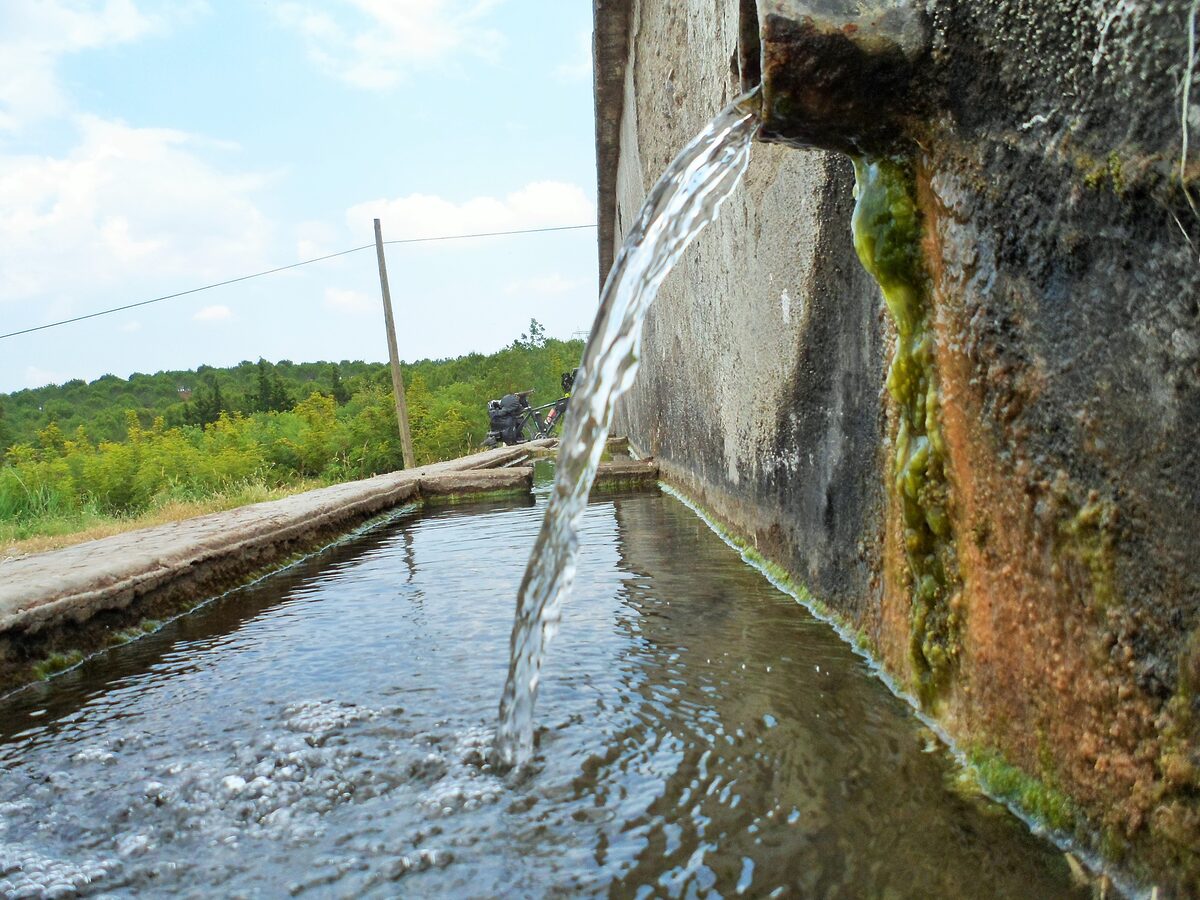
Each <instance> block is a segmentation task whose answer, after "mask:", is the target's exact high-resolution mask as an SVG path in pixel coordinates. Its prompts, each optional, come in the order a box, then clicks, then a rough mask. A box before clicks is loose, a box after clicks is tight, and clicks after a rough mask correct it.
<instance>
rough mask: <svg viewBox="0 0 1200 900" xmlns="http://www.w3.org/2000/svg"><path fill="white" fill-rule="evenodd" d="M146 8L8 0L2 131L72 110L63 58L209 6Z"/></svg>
mask: <svg viewBox="0 0 1200 900" xmlns="http://www.w3.org/2000/svg"><path fill="white" fill-rule="evenodd" d="M145 6H146V3H144V2H142V3H135V2H134V0H75V2H68V0H3V2H2V3H0V132H2V131H10V132H11V131H16V130H19V129H20V128H21V127H22V126H24V125H26V124H29V123H30V122H33V121H37V120H40V119H45V118H51V117H55V116H60V115H63V114H65V113H67V112H68V111H69V110H70V108H71V102H70V99H69V98H68V97H66V96H65V95H64V93H63V90H62V87H61V85H60V84H59V82H58V62H59V60H60V59H61V58H62V57H63V56H67V55H69V54H72V53H78V52H80V51H83V50H89V49H94V48H97V47H106V46H112V45H116V44H123V43H129V42H131V41H135V40H138V39H139V38H142V37H145V36H146V35H149V34H151V33H155V32H161V31H163V30H165V28H166V27H167V25H168V23H169V22H170V21H175V20H179V19H181V18H189V17H190V16H191V15H192V14H194V13H195V12H197V11H198V10H200V9H202V8H204V4H203V3H200V2H171V3H164V4H161V7H160V8H159V9H157V10H156V11H154V12H147V11H146V10H145V9H144V7H145Z"/></svg>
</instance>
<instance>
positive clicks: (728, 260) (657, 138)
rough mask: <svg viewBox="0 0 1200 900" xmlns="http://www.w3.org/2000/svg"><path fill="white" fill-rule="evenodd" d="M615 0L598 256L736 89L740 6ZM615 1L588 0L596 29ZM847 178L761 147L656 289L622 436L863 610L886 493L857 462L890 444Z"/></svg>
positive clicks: (834, 600) (877, 561)
mask: <svg viewBox="0 0 1200 900" xmlns="http://www.w3.org/2000/svg"><path fill="white" fill-rule="evenodd" d="M627 5H628V6H629V10H628V14H629V16H630V23H629V31H628V32H627V33H626V34H625V36H624V38H623V39H622V40H614V41H613V42H612V43H611V44H610V45H609V46H601V47H600V48H599V49H600V52H601V56H600V57H599V58H598V60H597V67H598V68H597V71H606V72H607V71H610V70H612V69H613V68H614V67H616V68H620V69H621V70H622V71H623V72H624V73H625V79H624V86H623V92H622V94H621V95H620V96H619V97H615V96H612V95H610V96H609V102H610V103H617V102H619V103H620V107H619V111H620V114H619V115H614V114H613V111H612V109H611V108H606V109H605V116H604V118H603V120H602V122H610V123H615V125H614V126H613V127H617V128H619V138H620V140H619V141H609V142H601V144H600V145H599V152H600V157H599V171H600V177H601V183H602V186H603V184H605V183H606V182H605V179H606V178H610V177H611V173H612V172H615V173H616V175H615V179H614V180H615V185H614V188H613V192H612V193H611V194H610V195H608V196H602V199H601V205H600V209H601V210H602V211H604V210H606V209H611V210H613V211H614V220H615V222H616V233H615V234H602V235H601V248H602V249H601V256H602V258H611V250H610V249H605V248H606V247H609V246H610V245H611V244H612V243H615V242H616V241H617V240H619V235H620V234H621V233H622V232H623V231H624V230H625V228H626V227H627V225H628V223H630V222H631V221H632V220H633V218H634V216H635V215H636V214H637V211H638V208H639V207H640V205H641V202H642V200H643V199H644V197H645V194H646V191H647V190H648V189H649V187H650V186H651V185H652V184H653V182H654V180H655V179H656V178H657V177H658V174H659V172H661V170H662V168H663V167H664V166H665V165H666V163H667V162H668V161H669V160H670V158H671V157H672V156H673V155H674V154H675V153H676V152H677V151H678V150H679V148H680V147H682V146H683V144H684V143H686V142H687V141H688V140H690V139H691V137H692V136H694V134H695V133H696V132H697V131H698V130H699V129H700V127H701V126H702V125H703V124H704V123H705V122H706V121H707V120H708V119H709V118H711V116H712V115H713V113H714V112H715V110H716V109H717V107H718V106H719V105H721V104H723V103H725V102H726V101H727V100H729V99H731V98H732V97H734V96H735V95H736V94H737V93H738V92H739V85H738V73H737V71H736V70H735V69H734V68H731V56H732V54H733V53H734V49H735V47H736V44H737V37H738V34H737V27H738V21H737V13H738V10H737V5H736V3H724V4H720V3H719V4H700V3H678V4H649V3H644V4H637V3H633V4H627ZM610 10H611V4H604V6H603V7H598V14H599V16H600V19H599V21H598V22H597V35H598V36H599V35H600V34H602V33H604V34H607V33H608V29H607V28H606V25H605V20H606V17H607V16H608V15H609V14H610ZM631 36H633V40H632V43H630V38H631ZM627 48H628V52H629V57H628V61H627V62H624V61H623V60H624V54H625V53H626V50H627ZM598 87H599V85H598ZM610 147H619V154H618V153H617V152H616V151H615V150H612V151H610V152H607V153H606V149H607V148H610ZM851 185H852V176H851V170H850V165H849V163H848V162H847V161H846V160H845V159H843V158H840V157H838V156H836V155H834V154H830V153H824V152H813V153H799V152H795V151H792V150H788V149H785V148H782V147H777V146H768V145H761V146H758V147H756V148H755V152H754V154H753V156H752V158H751V162H750V168H749V170H748V171H747V173H746V177H745V180H744V182H743V186H742V187H741V188H740V189H739V190H738V191H737V192H736V193H735V194H734V195H733V196H732V197H731V198H730V199H729V200H728V201H727V202H726V204H725V206H724V207H723V208H722V212H721V216H720V218H719V219H718V220H717V221H716V223H714V224H713V225H712V226H710V227H709V229H708V230H706V231H705V232H704V234H702V235H701V236H700V237H699V239H698V240H697V241H696V243H695V244H694V245H693V246H692V248H691V249H690V250H689V251H688V252H687V254H685V256H684V258H683V259H682V260H681V261H680V263H679V265H678V267H677V268H676V270H675V272H674V273H672V275H671V276H670V277H669V278H668V279H667V281H666V283H664V284H663V286H662V288H661V290H660V291H659V294H658V299H657V300H656V301H655V304H654V307H653V308H652V309H651V312H650V315H649V317H648V319H647V322H646V329H645V337H644V355H643V359H642V367H641V371H640V374H639V376H638V379H637V382H636V384H635V385H634V386H633V388H632V389H631V391H630V393H629V394H628V395H627V398H626V400H625V401H624V402H623V404H622V405H621V407H620V408H619V411H618V423H617V426H616V429H615V430H618V431H624V432H626V433H627V434H628V435H629V436H630V438H631V440H632V441H633V443H634V445H635V446H636V448H637V449H638V450H639V452H640V453H642V454H649V455H652V456H654V457H655V459H656V461H657V462H658V463H659V465H660V467H661V470H662V473H663V475H664V476H665V477H667V478H669V479H670V480H672V481H674V482H676V483H677V484H680V485H681V486H682V487H684V488H685V489H686V490H687V492H688V493H689V494H691V495H692V496H693V497H696V498H697V499H698V500H700V501H701V502H702V503H703V504H704V505H705V506H706V507H707V508H708V509H709V510H710V512H711V513H712V514H713V515H715V516H716V517H717V518H719V519H722V520H724V521H725V522H726V523H727V524H729V525H731V526H733V527H734V528H735V530H737V531H739V532H741V533H743V534H746V535H747V536H748V537H750V538H751V539H752V540H753V541H754V542H755V543H756V544H757V545H758V547H759V549H760V550H761V551H762V552H763V553H766V554H768V555H770V556H771V557H772V558H774V559H775V560H776V561H778V562H779V563H780V564H782V565H785V566H786V567H788V568H789V569H791V570H792V571H793V572H796V573H797V574H798V575H799V576H800V578H801V579H802V580H803V581H804V582H805V583H806V584H808V585H809V586H810V588H811V589H812V590H813V591H814V592H815V593H817V594H818V595H819V596H821V597H823V598H825V599H826V600H827V602H830V603H831V604H835V605H836V606H837V607H838V608H840V609H842V610H843V611H845V612H850V613H854V614H855V615H859V614H865V613H866V610H868V609H869V608H873V607H877V606H878V590H879V584H878V577H877V573H878V572H879V571H880V569H881V560H882V555H881V554H882V550H881V547H880V543H879V535H880V534H881V532H882V513H883V487H882V484H881V482H880V479H879V478H877V477H875V476H873V475H871V474H868V473H874V472H877V471H878V470H879V465H880V464H879V459H880V458H881V452H882V451H881V449H880V447H881V444H882V441H883V412H882V407H881V404H880V398H879V395H880V385H881V380H882V374H883V371H884V367H885V362H884V357H883V351H884V342H883V331H882V321H881V318H880V313H879V303H878V299H877V289H876V287H875V285H874V283H873V282H872V281H871V279H870V278H869V276H867V275H866V274H865V273H864V272H863V270H862V267H861V266H860V265H859V263H858V260H857V259H856V258H855V255H854V248H853V247H852V246H851V244H850V241H849V239H848V237H847V235H848V234H849V228H850V225H849V217H850V210H851V206H852V198H851ZM606 253H607V254H608V256H605V254H606Z"/></svg>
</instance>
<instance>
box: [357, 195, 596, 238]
mask: <svg viewBox="0 0 1200 900" xmlns="http://www.w3.org/2000/svg"><path fill="white" fill-rule="evenodd" d="M372 219H379V220H380V221H381V223H382V225H383V229H384V239H385V240H399V239H403V238H418V237H441V236H444V235H455V234H475V233H479V232H490V231H515V230H518V229H523V228H542V227H555V226H560V225H587V224H590V223H592V222H594V221H595V220H596V208H595V206H594V204H593V203H592V201H591V199H590V198H589V196H588V195H587V194H586V193H585V192H584V190H583V188H581V187H579V186H578V185H575V184H567V183H565V182H561V181H535V182H532V183H531V184H527V185H525V187H523V188H521V189H520V190H517V191H513V192H512V193H511V194H508V195H507V196H505V197H474V198H472V199H470V200H465V201H463V202H461V203H456V202H455V201H453V200H447V199H445V198H444V197H438V196H435V195H432V194H410V195H409V196H407V197H398V198H397V199H395V200H383V199H381V200H369V201H367V202H365V203H359V204H357V205H355V206H352V207H350V209H349V210H347V211H346V222H347V223H348V224H349V225H350V227H351V229H355V230H361V229H362V228H363V227H364V226H363V223H364V222H370V221H371V220H372Z"/></svg>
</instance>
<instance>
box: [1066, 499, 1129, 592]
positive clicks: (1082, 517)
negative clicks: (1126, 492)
mask: <svg viewBox="0 0 1200 900" xmlns="http://www.w3.org/2000/svg"><path fill="white" fill-rule="evenodd" d="M1116 516H1117V511H1116V507H1115V506H1114V505H1113V503H1112V502H1110V501H1107V500H1101V499H1100V498H1099V497H1098V496H1097V495H1095V494H1094V493H1093V495H1092V496H1090V497H1089V498H1088V500H1087V502H1086V503H1084V504H1083V505H1082V506H1080V507H1079V508H1078V510H1077V511H1076V512H1075V514H1074V515H1072V516H1070V517H1067V518H1063V519H1061V520H1060V521H1059V524H1058V542H1057V547H1056V551H1057V553H1058V554H1059V556H1060V557H1067V558H1069V559H1073V560H1075V561H1076V562H1077V563H1078V564H1080V565H1081V566H1082V568H1083V569H1084V570H1086V571H1087V573H1088V580H1089V582H1090V586H1091V601H1092V606H1093V608H1095V609H1096V610H1097V611H1100V612H1104V611H1107V610H1109V609H1112V608H1113V607H1115V606H1116V605H1118V604H1119V603H1120V593H1119V591H1118V589H1117V581H1116V562H1115V552H1114V543H1115V540H1116Z"/></svg>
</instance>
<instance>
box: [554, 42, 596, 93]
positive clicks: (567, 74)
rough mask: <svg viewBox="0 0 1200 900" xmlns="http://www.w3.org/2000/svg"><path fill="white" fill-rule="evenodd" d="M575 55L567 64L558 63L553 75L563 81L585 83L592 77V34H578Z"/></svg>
mask: <svg viewBox="0 0 1200 900" xmlns="http://www.w3.org/2000/svg"><path fill="white" fill-rule="evenodd" d="M574 50H575V53H574V56H573V58H572V59H571V60H570V61H569V62H563V63H559V64H558V65H557V66H556V67H555V69H554V73H555V74H556V75H557V76H558V77H559V78H562V79H564V80H565V81H585V80H588V79H590V78H591V77H592V33H591V32H590V31H584V32H580V34H579V36H578V37H577V38H576V40H575V47H574Z"/></svg>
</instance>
